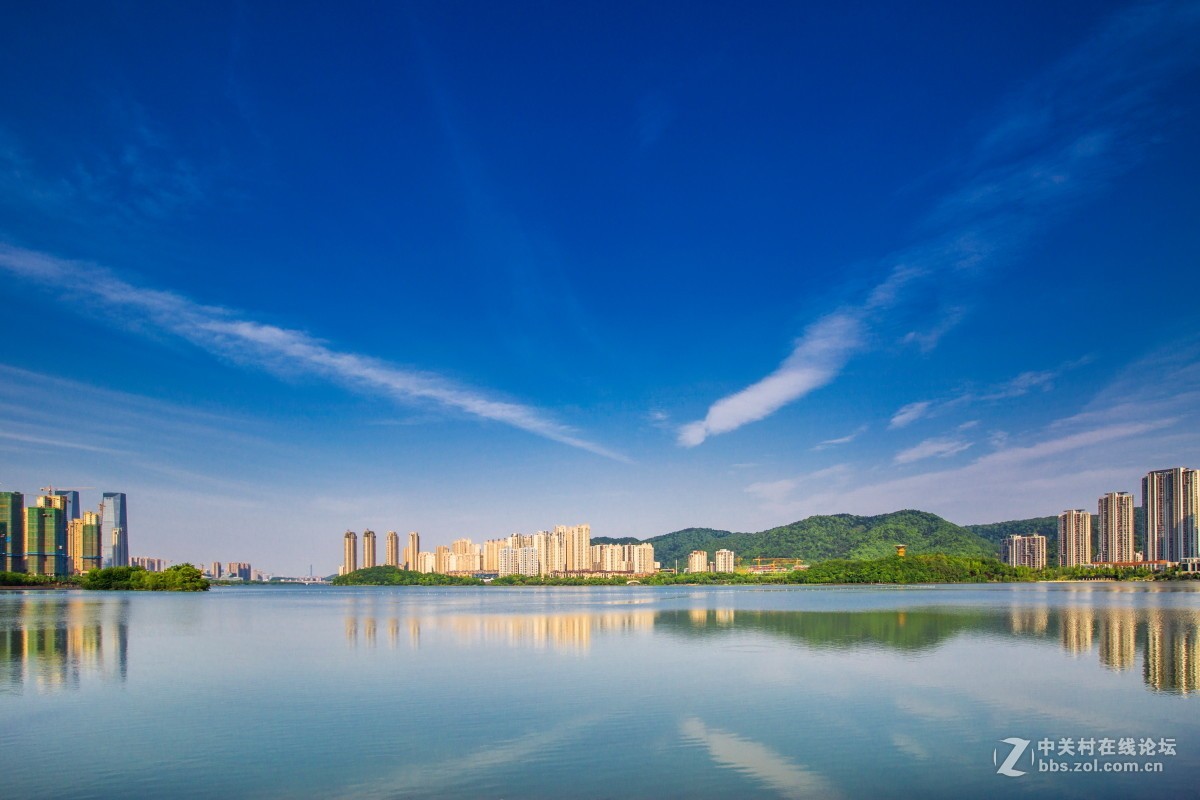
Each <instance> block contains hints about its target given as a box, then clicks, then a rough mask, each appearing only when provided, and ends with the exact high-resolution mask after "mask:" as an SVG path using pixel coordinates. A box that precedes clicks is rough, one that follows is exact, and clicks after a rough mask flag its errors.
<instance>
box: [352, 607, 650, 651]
mask: <svg viewBox="0 0 1200 800" xmlns="http://www.w3.org/2000/svg"><path fill="white" fill-rule="evenodd" d="M377 624H378V622H377V618H376V617H374V616H370V615H363V616H353V615H347V616H346V619H345V627H346V638H347V640H348V641H349V642H350V644H352V645H355V646H357V645H358V644H360V643H362V644H364V645H368V646H374V645H375V630H376V626H377ZM385 624H386V625H387V628H388V647H390V648H393V649H394V648H396V647H398V646H399V645H400V618H399V617H389V618H387V619H386V623H385ZM405 624H407V626H408V646H409V647H410V648H411V649H413V650H417V649H420V646H421V634H422V632H424V633H442V632H444V633H448V634H449V635H450V636H451V637H453V638H454V639H455V640H457V641H458V642H460V643H462V644H478V643H483V644H503V645H506V646H510V647H531V648H534V649H546V648H549V649H553V650H561V651H577V652H582V651H585V650H587V649H588V648H589V647H590V646H591V643H592V635H593V634H594V633H598V632H614V631H630V630H639V629H640V630H649V629H650V628H652V627H653V626H654V612H653V611H634V612H610V613H604V614H478V615H463V614H447V615H430V616H425V617H407V618H406V619H405Z"/></svg>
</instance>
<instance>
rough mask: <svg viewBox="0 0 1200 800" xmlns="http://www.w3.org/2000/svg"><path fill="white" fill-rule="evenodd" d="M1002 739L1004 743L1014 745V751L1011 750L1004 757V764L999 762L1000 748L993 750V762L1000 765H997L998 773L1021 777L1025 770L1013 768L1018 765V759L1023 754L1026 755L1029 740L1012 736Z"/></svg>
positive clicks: (1010, 776)
mask: <svg viewBox="0 0 1200 800" xmlns="http://www.w3.org/2000/svg"><path fill="white" fill-rule="evenodd" d="M1000 741H1001V742H1002V743H1003V744H1007V745H1012V751H1011V752H1009V754H1008V757H1007V758H1005V759H1004V763H1003V764H1000V763H999V762H1000V748H996V749H995V750H993V751H992V763H993V764H997V765H998V766H997V767H996V772H997V774H1000V775H1006V776H1008V777H1009V778H1019V777H1021V776H1022V775H1024V774H1025V771H1024V770H1019V769H1013V767H1015V766H1016V764H1017V761H1018V760H1019V759H1020V758H1021V756H1023V755H1025V750H1026V748H1028V747H1029V740H1028V739H1018V738H1016V737H1011V738H1008V739H1001V740H1000Z"/></svg>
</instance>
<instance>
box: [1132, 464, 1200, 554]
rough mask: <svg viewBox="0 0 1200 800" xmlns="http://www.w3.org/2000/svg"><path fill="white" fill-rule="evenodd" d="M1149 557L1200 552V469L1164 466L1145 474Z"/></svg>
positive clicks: (1143, 491)
mask: <svg viewBox="0 0 1200 800" xmlns="http://www.w3.org/2000/svg"><path fill="white" fill-rule="evenodd" d="M1142 508H1143V509H1144V510H1145V512H1146V550H1145V555H1146V560H1147V561H1153V560H1156V559H1157V560H1162V561H1181V560H1182V559H1185V558H1196V557H1198V556H1200V471H1197V470H1194V469H1188V468H1187V467H1175V468H1173V469H1160V470H1155V471H1154V472H1150V473H1148V474H1147V475H1146V477H1145V478H1142Z"/></svg>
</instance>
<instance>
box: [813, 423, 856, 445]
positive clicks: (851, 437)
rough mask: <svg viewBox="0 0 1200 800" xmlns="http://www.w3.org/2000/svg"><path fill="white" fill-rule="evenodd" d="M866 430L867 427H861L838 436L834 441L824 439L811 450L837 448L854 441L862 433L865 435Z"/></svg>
mask: <svg viewBox="0 0 1200 800" xmlns="http://www.w3.org/2000/svg"><path fill="white" fill-rule="evenodd" d="M866 430H867V426H866V425H861V426H859V427H858V428H857V429H856V430H854V431H853V432H852V433H848V434H846V435H845V436H839V437H838V438H836V439H826V440H825V441H823V442H818V443H817V444H816V446H814V447H813V450H828V449H829V448H831V447H838V446H840V445H843V444H850V443H851V442H853V441H854V440H855V439H857V438H858V437H859V436H861V435H862V434H863V433H865V432H866Z"/></svg>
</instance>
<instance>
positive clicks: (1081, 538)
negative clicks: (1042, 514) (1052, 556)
mask: <svg viewBox="0 0 1200 800" xmlns="http://www.w3.org/2000/svg"><path fill="white" fill-rule="evenodd" d="M1091 563H1092V515H1091V514H1089V513H1088V512H1087V511H1085V510H1084V509H1082V508H1076V509H1068V510H1067V511H1064V512H1063V513H1061V514H1059V515H1058V564H1059V566H1062V567H1085V566H1087V565H1089V564H1091Z"/></svg>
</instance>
